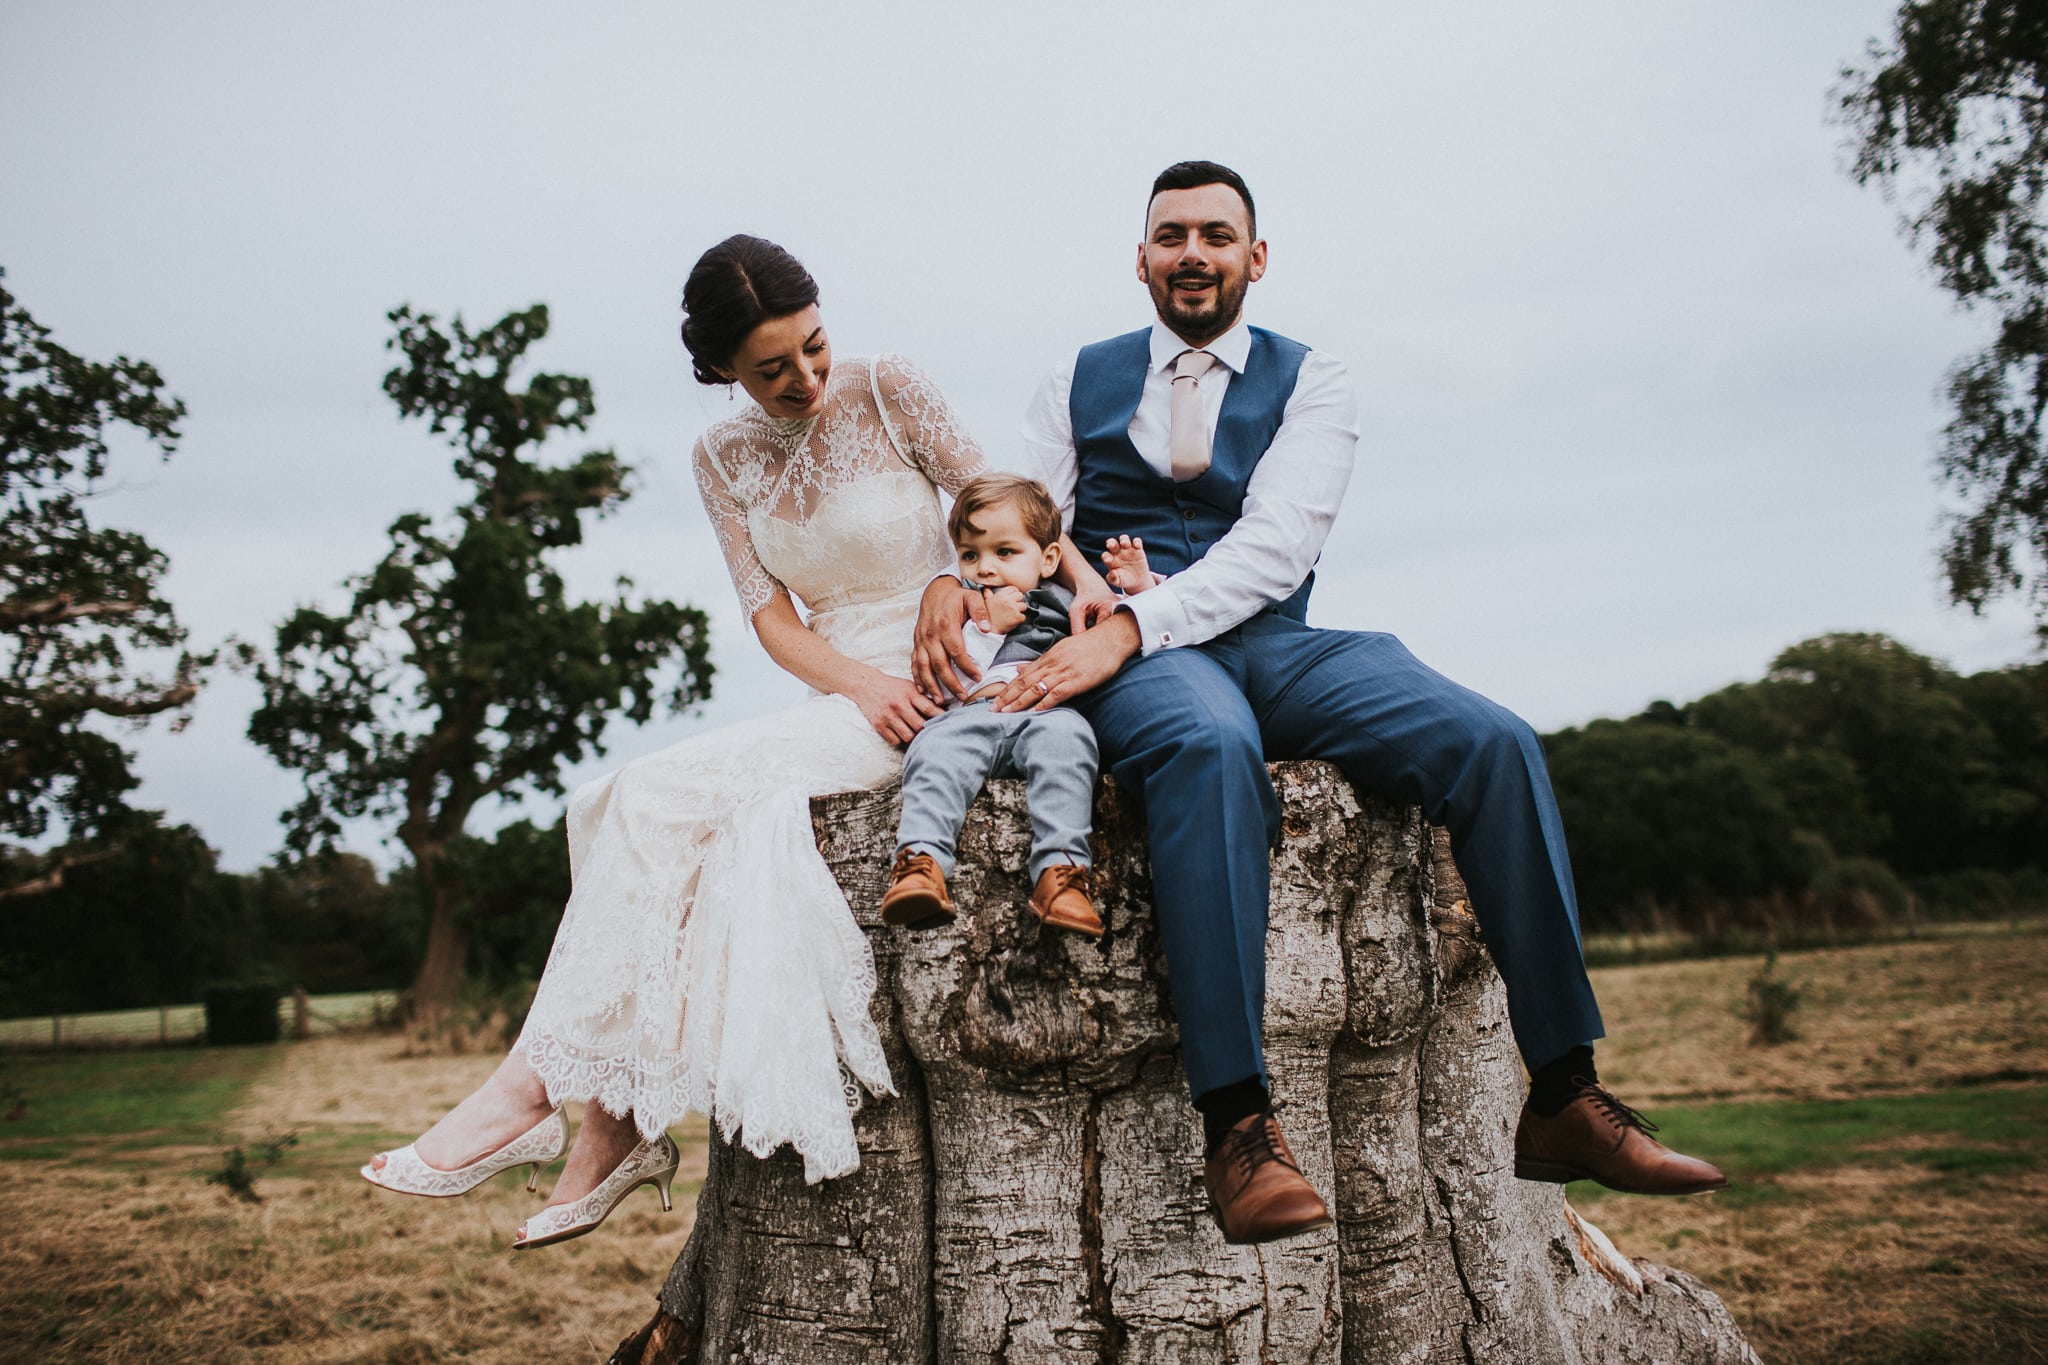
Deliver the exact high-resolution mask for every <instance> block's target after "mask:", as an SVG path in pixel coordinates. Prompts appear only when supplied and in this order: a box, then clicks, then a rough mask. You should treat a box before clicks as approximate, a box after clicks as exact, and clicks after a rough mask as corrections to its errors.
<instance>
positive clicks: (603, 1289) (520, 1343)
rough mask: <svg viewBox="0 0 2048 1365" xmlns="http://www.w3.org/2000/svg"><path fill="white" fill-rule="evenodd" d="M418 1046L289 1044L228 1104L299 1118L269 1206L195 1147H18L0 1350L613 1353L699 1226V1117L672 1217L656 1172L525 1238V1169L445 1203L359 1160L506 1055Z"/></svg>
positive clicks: (383, 1040)
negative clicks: (224, 1178) (399, 1190)
mask: <svg viewBox="0 0 2048 1365" xmlns="http://www.w3.org/2000/svg"><path fill="white" fill-rule="evenodd" d="M405 1050H406V1049H405V1047H404V1044H403V1043H402V1041H401V1040H399V1039H397V1038H395V1037H392V1036H390V1035H374V1036H360V1035H359V1036H355V1037H344V1038H329V1039H319V1040H315V1041H312V1042H307V1043H301V1044H297V1045H295V1046H293V1047H290V1048H286V1049H278V1050H277V1059H278V1065H277V1066H276V1067H275V1068H274V1069H273V1070H272V1071H271V1072H270V1074H269V1075H268V1076H267V1077H266V1078H264V1079H263V1080H260V1081H259V1082H258V1083H257V1084H256V1085H255V1086H254V1087H253V1088H252V1090H251V1092H250V1094H249V1097H248V1102H247V1103H246V1104H245V1105H244V1106H243V1107H242V1108H241V1109H240V1110H239V1111H238V1112H237V1113H235V1114H234V1115H233V1116H231V1117H230V1119H229V1129H230V1131H232V1132H235V1133H239V1134H242V1135H245V1136H249V1137H255V1136H259V1135H261V1134H262V1133H264V1132H266V1131H288V1130H296V1131H297V1132H298V1133H299V1134H300V1135H301V1142H300V1145H299V1146H298V1147H297V1148H296V1149H295V1150H294V1151H293V1152H292V1154H291V1155H290V1156H289V1157H287V1158H286V1160H285V1161H284V1162H283V1163H282V1164H281V1165H280V1166H279V1167H277V1169H276V1173H274V1174H270V1175H261V1176H259V1179H258V1190H259V1192H260V1193H261V1195H262V1196H263V1202H262V1203H260V1204H253V1205H252V1204H244V1203H240V1202H237V1201H235V1200H232V1199H230V1198H228V1197H227V1196H226V1195H225V1194H223V1193H222V1192H221V1191H219V1190H218V1189H216V1188H215V1187H212V1186H209V1185H206V1184H204V1183H202V1182H201V1181H200V1180H199V1179H197V1178H196V1174H197V1172H198V1171H199V1170H201V1169H202V1168H204V1167H207V1166H208V1165H213V1164H217V1161H218V1153H217V1151H215V1150H212V1149H205V1148H193V1147H191V1146H189V1145H187V1146H184V1147H181V1148H164V1149H158V1150H157V1151H155V1152H147V1153H143V1152H125V1153H123V1154H122V1158H121V1162H120V1164H119V1165H118V1166H116V1167H113V1168H102V1167H97V1166H95V1164H94V1162H93V1160H92V1153H91V1152H90V1151H89V1150H87V1149H84V1148H81V1149H80V1150H78V1151H76V1152H74V1153H73V1154H72V1155H71V1156H70V1157H69V1158H67V1159H62V1160H55V1161H37V1162H34V1163H29V1162H22V1163H19V1164H17V1165H16V1166H15V1167H14V1170H13V1172H12V1178H11V1179H10V1185H11V1193H12V1195H13V1198H12V1200H11V1201H10V1207H9V1212H8V1218H7V1220H6V1228H7V1230H6V1231H5V1232H4V1233H0V1360H24V1361H26V1360H34V1361H49V1362H60V1361H104V1362H118V1363H124V1365H125V1363H126V1362H136V1365H142V1363H143V1362H149V1363H150V1365H171V1363H172V1362H184V1361H192V1362H201V1361H203V1362H208V1363H209V1365H211V1363H212V1362H223V1363H227V1362H240V1361H256V1360H261V1361H264V1362H316V1361H317V1362H343V1361H348V1362H356V1361H368V1362H391V1363H392V1365H403V1363H405V1362H429V1361H441V1360H469V1361H479V1362H492V1361H502V1362H533V1361H555V1360H586V1361H596V1360H601V1359H603V1358H604V1356H605V1355H606V1354H607V1353H608V1352H609V1351H610V1350H611V1348H612V1347H613V1346H614V1345H616V1344H617V1342H618V1340H619V1338H620V1337H622V1336H624V1335H625V1334H626V1332H628V1331H629V1330H631V1328H632V1327H634V1326H636V1325H637V1324H638V1323H639V1322H640V1321H642V1320H643V1319H644V1318H645V1317H646V1316H647V1314H648V1312H649V1311H651V1309H652V1306H653V1303H652V1301H653V1296H654V1294H655V1292H656V1291H657V1290H658V1289H659V1287H660V1284H661V1279H662V1276H663V1275H664V1274H665V1273H666V1271H667V1269H668V1266H669V1263H670V1262H671V1261H672V1260H674V1259H675V1255H676V1253H677V1252H678V1251H680V1250H681V1249H682V1244H683V1240H684V1238H685V1237H686V1236H687V1235H688V1232H689V1224H690V1215H689V1210H690V1209H691V1208H692V1207H693V1206H694V1204H695V1197H694V1196H695V1186H696V1182H697V1181H700V1180H701V1178H702V1162H703V1152H704V1147H703V1140H702V1133H701V1130H699V1131H698V1132H697V1133H696V1134H695V1138H696V1140H695V1141H694V1142H690V1143H687V1144H686V1147H685V1152H686V1154H685V1162H686V1166H685V1170H684V1171H683V1172H682V1177H683V1178H681V1179H679V1180H678V1182H677V1186H676V1195H677V1209H676V1212H675V1213H674V1214H672V1215H668V1216H663V1215H662V1214H661V1212H660V1207H661V1206H660V1204H659V1203H658V1202H656V1200H655V1199H654V1196H653V1193H652V1192H651V1191H647V1190H641V1191H638V1192H636V1193H635V1194H634V1195H633V1196H631V1197H630V1198H629V1199H628V1201H627V1202H626V1203H625V1204H624V1205H623V1206H622V1207H621V1208H620V1210H619V1212H618V1213H616V1214H614V1215H613V1216H612V1218H611V1219H610V1220H609V1221H608V1222H607V1223H606V1224H605V1226H604V1227H603V1228H601V1229H599V1230H598V1231H597V1232H596V1233H594V1234H592V1235H591V1236H588V1237H585V1238H582V1239H580V1240H578V1241H575V1242H569V1243H564V1244H562V1245H560V1246H556V1247H550V1248H547V1249H545V1250H543V1251H539V1252H532V1253H521V1254H517V1255H515V1254H514V1253H513V1252H512V1250H511V1245H510V1242H511V1234H512V1229H513V1228H514V1227H515V1226H517V1224H518V1223H519V1221H520V1220H521V1219H522V1218H524V1217H525V1216H526V1215H527V1214H528V1213H530V1212H531V1211H532V1210H533V1209H534V1208H536V1207H537V1206H538V1204H539V1202H540V1200H539V1198H538V1196H533V1195H528V1194H527V1193H526V1192H525V1190H524V1188H523V1185H522V1183H521V1178H520V1177H519V1176H516V1175H506V1176H501V1177H499V1178H498V1179H497V1180H496V1181H494V1182H493V1183H492V1185H491V1186H490V1187H489V1188H487V1189H484V1190H480V1191H477V1192H475V1193H473V1194H471V1195H470V1196H469V1197H467V1198H464V1199H448V1200H441V1199H407V1198H404V1197H401V1196H395V1195H390V1194H385V1193H383V1192H381V1191H377V1190H373V1189H371V1188H370V1187H369V1186H368V1185H365V1184H364V1183H363V1182H361V1181H360V1180H358V1179H356V1178H355V1175H354V1168H355V1167H356V1166H357V1165H358V1164H360V1163H361V1161H362V1160H363V1159H364V1158H365V1157H367V1156H368V1155H369V1153H370V1152H372V1151H374V1150H377V1149H378V1148H380V1147H382V1146H386V1145H389V1144H390V1143H392V1142H397V1141H403V1140H405V1139H406V1138H408V1137H409V1136H410V1135H411V1134H413V1133H414V1132H416V1131H418V1130H419V1129H421V1128H423V1127H425V1126H426V1125H427V1124H428V1123H430V1122H432V1120H433V1119H434V1118H435V1117H437V1116H438V1115H439V1114H440V1113H441V1112H443V1111H444V1110H446V1108H447V1107H448V1106H449V1105H450V1104H452V1103H453V1102H454V1101H455V1100H457V1099H459V1098H461V1096H462V1095H463V1094H465V1093H467V1092H468V1090H469V1089H470V1088H472V1087H473V1086H474V1085H475V1084H476V1083H477V1082H478V1081H480V1080H481V1079H482V1078H483V1077H484V1076H485V1075H487V1074H488V1073H489V1071H490V1069H491V1066H492V1065H493V1061H494V1059H492V1058H490V1057H477V1056H468V1057H446V1056H439V1057H408V1056H404V1055H402V1054H403V1053H404V1052H405ZM693 1166H694V1169H692V1167H693ZM557 1173H558V1172H557ZM684 1179H687V1180H688V1181H689V1182H690V1184H689V1188H688V1189H687V1190H686V1189H685V1185H684ZM545 1188H546V1185H545V1184H544V1185H543V1189H545Z"/></svg>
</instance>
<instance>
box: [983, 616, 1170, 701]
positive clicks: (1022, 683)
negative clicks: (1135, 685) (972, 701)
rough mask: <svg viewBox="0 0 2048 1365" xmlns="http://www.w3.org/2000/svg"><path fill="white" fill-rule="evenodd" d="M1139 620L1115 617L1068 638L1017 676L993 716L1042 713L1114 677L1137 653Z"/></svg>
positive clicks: (1006, 689)
mask: <svg viewBox="0 0 2048 1365" xmlns="http://www.w3.org/2000/svg"><path fill="white" fill-rule="evenodd" d="M1138 643H1139V641H1138V618H1137V617H1135V616H1133V615H1131V614H1130V613H1129V612H1127V611H1119V612H1114V613H1112V614H1111V615H1110V617H1109V619H1108V620H1106V621H1102V622H1099V623H1098V624H1097V625H1096V627H1095V628H1094V629H1093V630H1091V631H1089V632H1087V633H1086V634H1084V635H1070V636H1068V637H1067V638H1066V639H1064V640H1062V641H1060V642H1059V643H1058V644H1056V645H1054V646H1053V647H1052V648H1051V649H1048V650H1047V651H1045V653H1043V654H1041V655H1039V656H1038V657H1037V658H1036V659H1033V660H1032V661H1031V662H1030V663H1028V664H1026V665H1024V667H1023V668H1022V669H1020V670H1018V673H1017V677H1016V680H1015V681H1013V682H1012V683H1011V684H1010V685H1009V686H1008V687H1006V688H1004V689H1003V690H1002V692H1001V693H1000V694H999V695H998V696H997V697H996V710H998V711H1043V710H1045V709H1046V708H1048V707H1052V706H1058V705H1059V704H1060V703H1061V702H1063V701H1072V700H1073V699H1074V698H1075V697H1078V696H1080V695H1081V694H1082V693H1083V692H1086V691H1088V690H1089V689H1091V688H1095V687H1100V686H1101V685H1102V684H1103V683H1105V682H1108V681H1109V680H1110V679H1111V678H1113V677H1115V676H1116V671H1117V670H1118V669H1119V668H1122V667H1123V666H1124V661H1125V660H1126V659H1128V658H1130V657H1131V656H1132V655H1133V654H1136V653H1137V652H1138Z"/></svg>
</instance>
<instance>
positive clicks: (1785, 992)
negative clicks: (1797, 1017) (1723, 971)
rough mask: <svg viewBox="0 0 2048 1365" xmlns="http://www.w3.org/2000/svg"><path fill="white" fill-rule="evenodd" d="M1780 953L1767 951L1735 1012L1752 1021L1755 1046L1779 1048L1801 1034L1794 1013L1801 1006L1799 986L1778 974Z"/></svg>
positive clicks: (1750, 1030) (1750, 1039)
mask: <svg viewBox="0 0 2048 1365" xmlns="http://www.w3.org/2000/svg"><path fill="white" fill-rule="evenodd" d="M1777 966H1778V955H1777V954H1776V953H1766V954H1765V955H1764V965H1763V966H1761V967H1759V968H1757V970H1756V972H1755V974H1754V975H1752V976H1751V977H1750V978H1749V988H1748V990H1747V991H1746V992H1745V994H1744V997H1743V1001H1742V1003H1741V1004H1739V1005H1737V1006H1736V1007H1735V1013H1736V1014H1737V1015H1738V1016H1740V1017H1741V1018H1742V1019H1744V1020H1746V1021H1748V1023H1749V1045H1750V1046H1751V1047H1776V1046H1777V1045H1778V1044H1779V1043H1789V1042H1791V1041H1792V1040H1793V1039H1794V1038H1797V1037H1798V1036H1799V1034H1798V1032H1797V1031H1795V1030H1794V1029H1793V1027H1792V1016H1793V1014H1795V1013H1796V1012H1797V1011H1798V1009H1799V997H1800V995H1801V994H1802V992H1801V991H1800V989H1799V987H1797V986H1795V985H1793V984H1792V983H1791V982H1789V981H1782V980H1780V979H1779V978H1778V976H1777V974H1776V973H1777Z"/></svg>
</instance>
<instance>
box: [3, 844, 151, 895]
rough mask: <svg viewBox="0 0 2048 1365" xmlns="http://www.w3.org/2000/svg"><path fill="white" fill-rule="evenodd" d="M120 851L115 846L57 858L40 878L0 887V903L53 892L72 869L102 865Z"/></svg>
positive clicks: (61, 884) (62, 883)
mask: <svg viewBox="0 0 2048 1365" xmlns="http://www.w3.org/2000/svg"><path fill="white" fill-rule="evenodd" d="M120 851H121V850H120V848H119V847H118V846H117V847H114V848H103V849H100V850H99V851H98V852H96V853H79V854H73V855H71V856H69V857H63V858H59V859H58V860H57V861H56V863H55V864H54V865H53V866H51V867H50V868H49V870H48V871H46V872H44V873H43V875H42V876H40V877H31V878H29V879H28V880H27V881H25V882H16V883H15V884H14V885H13V886H0V901H6V900H16V899H19V898H21V897H24V896H40V895H42V894H43V893H44V892H46V891H55V890H57V889H58V888H59V887H61V886H63V885H64V874H65V873H67V872H69V871H71V870H72V869H73V868H77V867H88V866H90V865H91V864H93V863H103V862H105V861H106V860H107V859H109V858H111V857H113V856H114V855H115V854H117V853H119V852H120Z"/></svg>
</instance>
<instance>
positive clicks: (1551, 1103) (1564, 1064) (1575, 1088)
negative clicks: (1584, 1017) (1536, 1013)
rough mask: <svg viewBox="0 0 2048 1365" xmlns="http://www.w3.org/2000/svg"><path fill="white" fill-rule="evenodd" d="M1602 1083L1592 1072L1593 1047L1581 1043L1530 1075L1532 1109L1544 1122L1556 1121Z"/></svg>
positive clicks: (1597, 1075)
mask: <svg viewBox="0 0 2048 1365" xmlns="http://www.w3.org/2000/svg"><path fill="white" fill-rule="evenodd" d="M1599 1082H1600V1073H1599V1072H1598V1071H1596V1070H1594V1069H1593V1045H1592V1044H1591V1043H1581V1044H1580V1045H1579V1046H1577V1047H1575V1048H1573V1049H1572V1050H1571V1051H1570V1052H1567V1053H1565V1054H1564V1056H1562V1057H1559V1058H1557V1059H1555V1060H1554V1061H1548V1062H1545V1063H1544V1064H1543V1065H1542V1066H1539V1067H1537V1068H1536V1070H1535V1071H1534V1072H1533V1073H1532V1074H1531V1075H1530V1077H1529V1107H1530V1108H1531V1109H1533V1110H1535V1111H1536V1113H1537V1115H1538V1116H1539V1117H1541V1118H1546V1119H1547V1118H1554V1117H1556V1115H1557V1114H1558V1112H1559V1111H1560V1110H1562V1109H1563V1108H1564V1107H1565V1106H1566V1105H1567V1104H1570V1103H1571V1102H1572V1098H1573V1097H1574V1096H1576V1095H1577V1094H1578V1093H1579V1092H1580V1091H1581V1090H1584V1089H1585V1088H1586V1087H1587V1086H1590V1085H1597V1084H1599Z"/></svg>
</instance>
